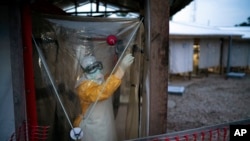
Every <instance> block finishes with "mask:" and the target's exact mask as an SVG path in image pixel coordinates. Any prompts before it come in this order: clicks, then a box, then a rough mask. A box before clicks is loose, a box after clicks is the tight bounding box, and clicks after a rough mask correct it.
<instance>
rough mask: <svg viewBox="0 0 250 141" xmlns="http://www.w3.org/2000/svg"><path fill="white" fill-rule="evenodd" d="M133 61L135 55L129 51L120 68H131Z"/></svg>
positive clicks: (124, 69)
mask: <svg viewBox="0 0 250 141" xmlns="http://www.w3.org/2000/svg"><path fill="white" fill-rule="evenodd" d="M133 62H134V57H133V56H132V54H131V53H129V54H127V55H126V56H125V57H124V58H123V59H122V61H121V64H120V68H121V69H122V70H123V71H126V69H127V68H129V67H130V66H131V64H132V63H133Z"/></svg>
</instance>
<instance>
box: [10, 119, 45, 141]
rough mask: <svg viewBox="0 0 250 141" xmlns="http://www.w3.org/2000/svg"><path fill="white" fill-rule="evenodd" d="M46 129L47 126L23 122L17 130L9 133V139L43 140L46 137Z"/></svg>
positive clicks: (21, 140) (14, 140) (19, 140)
mask: <svg viewBox="0 0 250 141" xmlns="http://www.w3.org/2000/svg"><path fill="white" fill-rule="evenodd" d="M48 130H49V126H32V125H28V124H27V122H23V124H22V125H21V126H20V127H19V128H18V129H17V131H16V132H15V133H13V134H12V135H11V137H10V139H9V141H27V140H31V141H32V140H36V141H45V140H47V138H48ZM28 137H29V139H28Z"/></svg>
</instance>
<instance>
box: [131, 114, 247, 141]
mask: <svg viewBox="0 0 250 141" xmlns="http://www.w3.org/2000/svg"><path fill="white" fill-rule="evenodd" d="M230 125H250V119H245V120H240V121H235V122H229V123H224V124H217V125H213V126H206V127H201V128H195V129H190V130H184V131H179V132H173V133H166V134H161V135H155V136H149V137H145V138H138V139H132V140H127V141H229V140H230Z"/></svg>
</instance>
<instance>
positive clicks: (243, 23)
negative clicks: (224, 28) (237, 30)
mask: <svg viewBox="0 0 250 141" xmlns="http://www.w3.org/2000/svg"><path fill="white" fill-rule="evenodd" d="M235 26H250V17H248V18H247V22H242V23H240V24H236V25H235Z"/></svg>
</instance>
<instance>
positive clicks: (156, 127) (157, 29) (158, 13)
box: [145, 0, 170, 135]
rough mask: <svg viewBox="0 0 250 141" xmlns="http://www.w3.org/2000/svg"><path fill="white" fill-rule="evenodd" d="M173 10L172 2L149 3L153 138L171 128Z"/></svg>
mask: <svg viewBox="0 0 250 141" xmlns="http://www.w3.org/2000/svg"><path fill="white" fill-rule="evenodd" d="M169 7H170V5H169V0H148V2H147V4H146V17H145V19H146V21H145V22H146V23H147V22H148V24H149V25H146V32H147V36H148V37H147V36H146V40H147V41H146V42H148V44H149V45H148V55H149V56H148V59H149V83H150V84H149V92H150V96H149V98H150V106H149V135H157V134H162V133H166V128H167V87H168V83H167V82H168V71H167V70H168V50H169V40H168V38H169V9H170V8H169ZM146 44H147V43H146ZM146 46H147V45H146Z"/></svg>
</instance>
